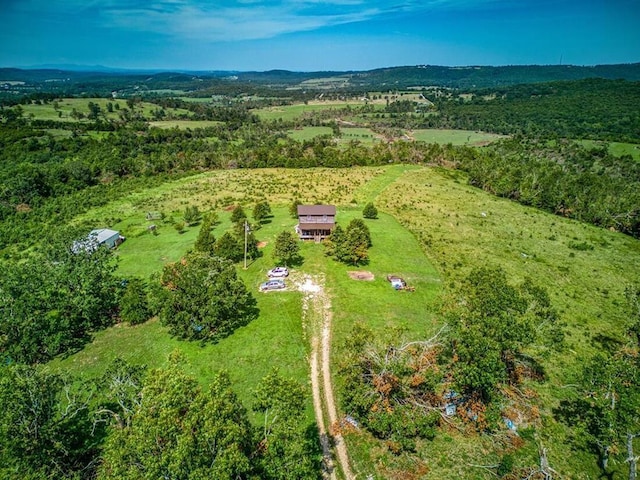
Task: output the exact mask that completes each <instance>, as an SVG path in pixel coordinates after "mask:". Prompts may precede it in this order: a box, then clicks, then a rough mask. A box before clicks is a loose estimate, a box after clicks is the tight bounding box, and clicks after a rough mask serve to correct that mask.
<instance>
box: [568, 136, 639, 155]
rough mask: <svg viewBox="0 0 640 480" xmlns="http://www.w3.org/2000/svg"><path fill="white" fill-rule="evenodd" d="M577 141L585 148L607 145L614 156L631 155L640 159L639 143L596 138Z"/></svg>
mask: <svg viewBox="0 0 640 480" xmlns="http://www.w3.org/2000/svg"><path fill="white" fill-rule="evenodd" d="M578 143H580V144H581V145H582V146H584V147H586V148H596V147H598V148H599V147H602V146H603V145H607V146H608V150H609V153H610V154H612V155H615V156H616V157H622V156H623V155H631V156H632V157H633V158H634V159H635V160H640V145H638V144H635V143H622V142H600V141H597V140H578Z"/></svg>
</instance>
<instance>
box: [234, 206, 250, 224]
mask: <svg viewBox="0 0 640 480" xmlns="http://www.w3.org/2000/svg"><path fill="white" fill-rule="evenodd" d="M246 219H247V214H246V213H244V208H242V205H237V206H236V207H235V208H234V209H233V211H232V212H231V223H235V224H237V223H244V221H245V220H246Z"/></svg>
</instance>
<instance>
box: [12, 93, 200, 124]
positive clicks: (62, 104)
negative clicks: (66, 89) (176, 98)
mask: <svg viewBox="0 0 640 480" xmlns="http://www.w3.org/2000/svg"><path fill="white" fill-rule="evenodd" d="M89 102H91V103H93V104H95V105H98V106H99V107H100V115H99V116H103V117H104V118H107V119H110V120H117V119H118V118H119V115H120V111H121V110H122V111H124V110H125V109H127V110H128V109H129V107H128V106H127V101H126V100H125V99H121V98H115V99H105V98H63V99H59V100H52V101H51V102H49V103H41V104H37V103H31V104H28V105H21V107H22V109H23V111H24V116H25V117H32V118H33V119H34V120H55V121H89V120H88V119H86V118H84V119H80V120H77V119H75V118H74V113H73V112H74V111H75V112H77V113H79V114H82V115H83V116H85V117H86V116H87V115H88V114H89V112H90V110H89ZM109 104H111V106H112V111H111V112H109V110H108V108H109V107H108V105H109ZM160 109H161V107H159V106H158V105H155V104H153V103H148V102H139V103H138V102H137V103H136V104H135V106H134V110H135V111H137V112H138V113H141V114H142V115H143V116H145V117H148V118H151V117H152V115H153V112H154V111H157V110H160ZM165 113H166V114H173V115H191V113H190V112H189V111H188V110H185V109H181V108H168V109H166V110H165Z"/></svg>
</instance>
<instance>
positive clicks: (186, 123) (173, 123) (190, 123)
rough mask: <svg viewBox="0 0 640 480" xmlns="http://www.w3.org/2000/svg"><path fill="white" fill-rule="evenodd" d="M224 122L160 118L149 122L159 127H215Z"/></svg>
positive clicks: (151, 125) (152, 125)
mask: <svg viewBox="0 0 640 480" xmlns="http://www.w3.org/2000/svg"><path fill="white" fill-rule="evenodd" d="M222 123H223V122H218V121H215V120H159V121H152V122H149V126H150V127H158V128H179V129H187V128H191V129H194V128H207V127H215V126H216V125H221V124H222Z"/></svg>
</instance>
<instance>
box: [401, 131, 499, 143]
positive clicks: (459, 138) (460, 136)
mask: <svg viewBox="0 0 640 480" xmlns="http://www.w3.org/2000/svg"><path fill="white" fill-rule="evenodd" d="M408 136H409V137H410V138H412V139H414V140H418V141H422V142H427V143H440V144H447V143H450V144H452V145H486V144H488V143H491V142H494V141H496V140H499V139H500V138H503V135H496V134H494V133H486V132H474V131H472V130H446V129H422V130H413V131H410V132H408Z"/></svg>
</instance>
